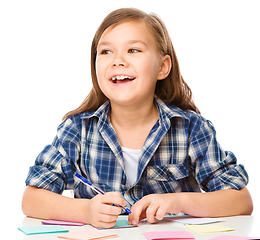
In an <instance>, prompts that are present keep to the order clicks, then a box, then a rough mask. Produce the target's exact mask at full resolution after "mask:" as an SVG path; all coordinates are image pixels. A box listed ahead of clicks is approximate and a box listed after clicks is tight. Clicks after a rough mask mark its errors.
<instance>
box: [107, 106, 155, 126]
mask: <svg viewBox="0 0 260 240" xmlns="http://www.w3.org/2000/svg"><path fill="white" fill-rule="evenodd" d="M110 118H111V122H112V124H113V125H114V126H120V127H121V128H124V129H132V130H133V129H137V128H140V127H143V126H145V125H147V124H151V123H153V124H154V123H155V122H156V121H157V120H158V118H159V113H158V109H157V107H156V105H155V104H154V102H153V101H150V102H148V103H144V104H140V105H138V106H136V105H135V106H121V105H118V104H114V103H111V114H110Z"/></svg>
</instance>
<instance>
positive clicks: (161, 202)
mask: <svg viewBox="0 0 260 240" xmlns="http://www.w3.org/2000/svg"><path fill="white" fill-rule="evenodd" d="M183 209H184V200H183V199H182V194H181V193H165V194H151V195H147V196H144V197H143V198H142V199H141V200H139V201H138V202H136V203H135V204H134V205H133V206H132V208H131V212H132V214H130V215H129V218H128V224H130V225H131V224H132V225H136V224H137V223H138V222H139V221H140V220H142V219H144V218H147V221H148V222H150V223H156V222H157V220H156V219H158V220H162V219H163V218H164V215H165V214H167V213H173V214H177V213H180V212H181V211H182V210H183ZM155 217H156V218H155Z"/></svg>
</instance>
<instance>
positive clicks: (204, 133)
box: [189, 120, 248, 192]
mask: <svg viewBox="0 0 260 240" xmlns="http://www.w3.org/2000/svg"><path fill="white" fill-rule="evenodd" d="M195 125H197V126H196V127H195V128H194V129H197V130H196V131H194V132H195V133H192V134H191V140H190V146H189V156H190V158H191V166H192V168H193V169H192V170H193V172H195V178H196V180H197V182H198V183H199V184H200V187H201V189H202V190H204V191H206V192H212V191H218V190H223V189H229V188H232V189H236V190H239V189H241V188H243V187H245V186H246V185H247V183H248V174H247V172H246V170H245V168H244V166H243V165H241V164H240V165H239V164H237V159H236V157H235V155H234V154H233V153H232V152H230V151H224V150H223V149H222V148H221V146H220V144H219V143H218V142H217V139H216V131H215V129H214V127H213V125H212V123H211V122H210V121H206V120H202V121H198V123H196V124H195Z"/></svg>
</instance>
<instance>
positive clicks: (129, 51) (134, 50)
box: [128, 49, 140, 53]
mask: <svg viewBox="0 0 260 240" xmlns="http://www.w3.org/2000/svg"><path fill="white" fill-rule="evenodd" d="M138 52H140V51H139V50H137V49H129V50H128V53H138Z"/></svg>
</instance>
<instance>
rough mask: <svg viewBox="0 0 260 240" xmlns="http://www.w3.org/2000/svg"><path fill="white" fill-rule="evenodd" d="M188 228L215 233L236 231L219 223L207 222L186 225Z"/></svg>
mask: <svg viewBox="0 0 260 240" xmlns="http://www.w3.org/2000/svg"><path fill="white" fill-rule="evenodd" d="M185 226H186V227H187V228H188V229H190V230H192V231H195V232H198V233H215V232H228V231H235V229H234V228H230V227H226V226H222V225H218V224H206V225H190V224H186V225H185Z"/></svg>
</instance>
